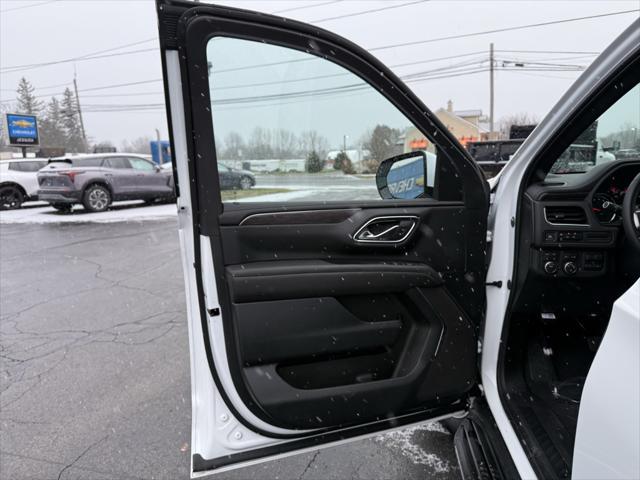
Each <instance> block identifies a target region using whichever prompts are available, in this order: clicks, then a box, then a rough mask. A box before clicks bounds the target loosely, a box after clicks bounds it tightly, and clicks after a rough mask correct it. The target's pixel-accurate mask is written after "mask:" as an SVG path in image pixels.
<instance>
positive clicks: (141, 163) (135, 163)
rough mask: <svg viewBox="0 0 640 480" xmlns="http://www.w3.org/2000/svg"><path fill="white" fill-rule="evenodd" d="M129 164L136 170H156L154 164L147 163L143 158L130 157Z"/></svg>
mask: <svg viewBox="0 0 640 480" xmlns="http://www.w3.org/2000/svg"><path fill="white" fill-rule="evenodd" d="M129 163H130V164H131V166H132V167H133V168H135V169H136V170H147V171H151V170H153V169H154V168H153V164H152V163H151V162H147V161H146V160H144V159H142V158H136V157H129Z"/></svg>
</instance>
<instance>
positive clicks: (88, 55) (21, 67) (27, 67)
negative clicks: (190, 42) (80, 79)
mask: <svg viewBox="0 0 640 480" xmlns="http://www.w3.org/2000/svg"><path fill="white" fill-rule="evenodd" d="M154 40H157V38H156V37H152V38H148V39H146V40H140V41H138V42H131V43H126V44H124V45H119V46H117V47H111V48H107V49H105V50H98V51H96V52H91V53H86V54H84V55H80V56H78V57H72V58H66V59H63V60H54V61H51V62H43V63H31V64H25V65H12V66H9V67H2V68H0V70H2V73H13V72H16V71H22V70H31V69H33V68H39V67H46V66H49V65H58V64H60V63H69V62H77V61H81V60H85V59H91V57H96V58H97V56H98V55H101V54H103V53H109V52H113V51H115V50H121V49H123V48H127V47H133V46H136V45H141V44H143V43H149V42H151V41H154ZM150 50H151V49H150ZM153 50H156V51H157V50H158V49H157V48H154V49H153ZM129 53H130V52H121V53H120V54H118V55H122V54H129ZM136 53H137V52H136ZM113 56H117V55H113Z"/></svg>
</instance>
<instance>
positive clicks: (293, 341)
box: [236, 287, 476, 429]
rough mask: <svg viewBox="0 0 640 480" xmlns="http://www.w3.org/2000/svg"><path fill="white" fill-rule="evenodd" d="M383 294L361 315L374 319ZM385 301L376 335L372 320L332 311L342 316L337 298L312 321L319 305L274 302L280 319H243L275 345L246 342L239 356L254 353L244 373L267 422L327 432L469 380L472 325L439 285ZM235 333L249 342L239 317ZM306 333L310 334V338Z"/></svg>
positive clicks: (449, 391)
mask: <svg viewBox="0 0 640 480" xmlns="http://www.w3.org/2000/svg"><path fill="white" fill-rule="evenodd" d="M384 297H385V296H379V297H376V296H370V297H369V301H370V303H369V305H368V307H366V308H362V309H360V310H359V311H358V314H359V315H360V316H361V317H359V318H363V317H364V318H366V316H367V315H373V314H375V313H374V312H375V310H376V309H377V308H378V307H377V305H378V304H379V303H381V302H385V298H384ZM386 297H387V301H388V299H389V296H386ZM391 299H392V301H391V303H395V304H397V305H392V306H389V310H390V313H391V315H393V317H392V318H393V319H394V320H391V321H384V320H383V321H380V324H379V326H378V328H377V329H375V330H374V329H372V327H374V326H375V323H376V322H364V321H362V320H359V319H357V318H356V319H354V318H353V316H352V315H348V314H344V313H342V314H338V315H336V312H335V311H336V310H337V311H338V312H340V311H341V309H340V306H339V304H340V298H339V297H338V298H336V299H334V302H329V303H328V304H329V307H326V308H325V307H319V308H318V311H316V312H314V314H313V315H308V312H305V311H304V310H305V309H309V308H312V305H314V304H316V305H322V304H324V303H325V302H326V299H323V298H314V299H306V300H305V301H302V302H301V301H296V300H294V301H283V302H276V303H278V304H279V305H277V307H278V310H279V312H280V314H279V315H277V316H274V317H270V316H269V315H268V314H269V313H270V310H269V309H266V310H264V311H263V313H262V314H261V315H260V317H259V320H257V322H252V323H251V331H252V333H251V335H252V336H253V335H255V336H260V335H268V337H266V338H275V339H277V340H276V341H274V342H266V341H265V342H259V344H256V343H257V342H252V341H251V340H249V341H246V340H245V341H243V342H241V347H240V348H241V355H244V354H245V353H249V352H250V353H251V354H252V356H251V360H252V361H253V362H247V363H246V364H245V366H244V367H243V376H244V378H245V381H246V382H247V386H248V389H249V391H250V392H251V393H252V394H253V396H254V398H255V399H256V401H257V402H258V403H259V405H260V407H261V409H262V410H263V411H264V413H265V414H266V415H267V417H266V418H268V419H269V421H270V422H272V423H273V424H275V425H278V426H282V427H288V428H294V429H298V428H299V429H305V428H317V427H332V426H333V427H335V426H338V425H345V424H352V423H353V421H354V419H356V420H361V421H367V420H377V419H380V418H385V417H387V416H395V415H397V414H399V413H401V412H406V411H410V410H415V409H418V408H425V407H429V406H433V405H438V404H441V403H442V402H446V401H447V399H457V398H460V396H461V395H464V393H465V392H466V391H467V390H469V389H470V387H471V386H472V385H473V384H474V381H475V355H473V354H468V355H465V354H464V353H463V352H473V349H474V347H475V342H476V340H475V338H476V337H475V329H474V328H473V325H472V324H471V322H470V321H469V320H468V319H467V318H466V317H464V316H463V315H462V314H461V312H460V310H459V309H458V307H457V306H456V305H455V303H454V302H452V301H451V299H450V298H449V297H448V295H447V293H446V292H445V291H444V289H443V288H442V287H436V288H431V289H418V288H415V289H411V290H409V291H407V292H406V293H404V294H399V295H397V296H391ZM434 305H438V307H439V308H440V313H436V312H435V310H434ZM263 306H264V305H263ZM394 307H395V308H394ZM253 308H257V306H255V305H254V306H253ZM236 311H238V310H236ZM283 312H287V313H286V314H284V315H283ZM239 313H241V312H239ZM305 313H307V315H304V314H305ZM325 315H331V316H330V317H327V316H325ZM238 318H241V317H240V316H239V317H238ZM322 319H324V320H325V321H326V323H325V322H323V321H322ZM292 323H296V327H297V328H292ZM358 330H359V332H360V334H361V335H360V338H358V334H357V331H358ZM238 332H239V333H240V338H241V339H246V338H247V335H248V330H247V329H245V325H244V322H242V320H240V323H239V328H238ZM311 332H312V333H313V335H314V336H313V338H308V335H309V334H310V333H311ZM279 333H282V336H280V335H279ZM263 338H264V337H263ZM256 347H257V348H260V349H262V350H261V351H262V352H264V353H263V354H260V353H259V352H258V351H256V350H255V349H256ZM451 347H454V348H451ZM249 349H253V351H250V350H249ZM269 352H273V354H272V356H271V357H269ZM256 360H260V363H259V364H255V363H256ZM449 401H451V400H449Z"/></svg>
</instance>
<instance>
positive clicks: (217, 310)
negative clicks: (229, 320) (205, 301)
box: [207, 308, 220, 317]
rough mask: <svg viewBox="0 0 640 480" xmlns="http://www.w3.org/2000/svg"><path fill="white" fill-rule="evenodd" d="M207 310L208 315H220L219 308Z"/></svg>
mask: <svg viewBox="0 0 640 480" xmlns="http://www.w3.org/2000/svg"><path fill="white" fill-rule="evenodd" d="M207 312H208V313H209V316H210V317H217V316H218V315H220V309H219V308H210V309H208V310H207Z"/></svg>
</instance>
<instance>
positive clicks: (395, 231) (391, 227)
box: [353, 215, 418, 244]
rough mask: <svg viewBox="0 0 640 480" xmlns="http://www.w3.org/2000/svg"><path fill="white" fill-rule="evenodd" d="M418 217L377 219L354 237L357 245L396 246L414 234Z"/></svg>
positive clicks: (404, 216)
mask: <svg viewBox="0 0 640 480" xmlns="http://www.w3.org/2000/svg"><path fill="white" fill-rule="evenodd" d="M417 224H418V217H415V216H412V215H402V216H388V217H375V218H372V219H371V220H369V221H368V222H366V223H365V224H364V225H362V226H361V227H360V228H359V229H358V231H356V233H355V234H354V235H353V239H354V240H355V241H356V242H357V243H384V244H395V243H401V242H404V241H405V240H406V239H407V238H409V236H410V235H411V234H412V233H413V231H414V230H415V228H416V225H417Z"/></svg>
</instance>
